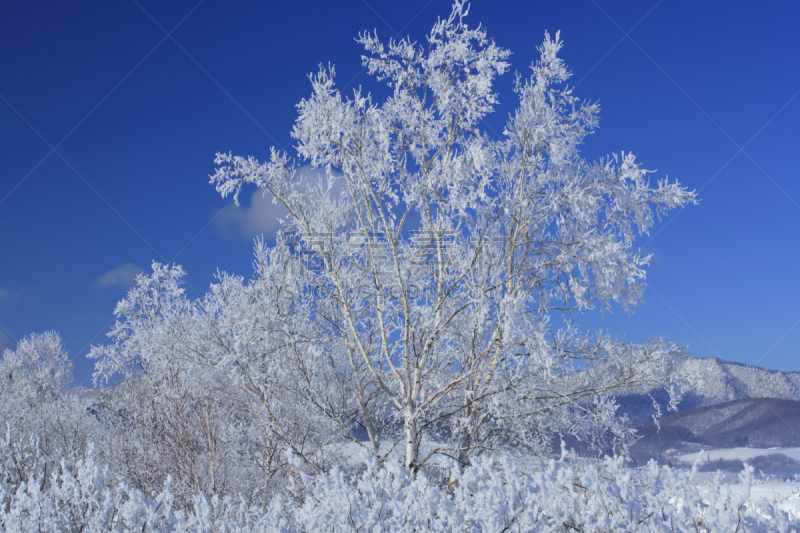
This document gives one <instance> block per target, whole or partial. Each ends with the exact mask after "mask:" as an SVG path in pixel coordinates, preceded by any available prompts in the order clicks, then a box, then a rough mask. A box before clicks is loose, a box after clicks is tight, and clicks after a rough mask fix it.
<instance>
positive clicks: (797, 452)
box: [678, 448, 800, 464]
mask: <svg viewBox="0 0 800 533" xmlns="http://www.w3.org/2000/svg"><path fill="white" fill-rule="evenodd" d="M773 453H780V454H783V455H785V456H787V457H789V458H791V459H794V460H796V461H800V448H727V449H721V450H707V451H702V452H695V453H689V454H686V455H681V456H679V457H678V459H679V460H681V461H682V462H684V463H688V464H693V463H694V462H695V460H697V457H698V456H700V458H701V460H702V461H703V462H708V461H716V460H718V459H725V460H732V459H739V460H740V461H747V460H749V459H752V458H753V457H758V456H759V455H771V454H773Z"/></svg>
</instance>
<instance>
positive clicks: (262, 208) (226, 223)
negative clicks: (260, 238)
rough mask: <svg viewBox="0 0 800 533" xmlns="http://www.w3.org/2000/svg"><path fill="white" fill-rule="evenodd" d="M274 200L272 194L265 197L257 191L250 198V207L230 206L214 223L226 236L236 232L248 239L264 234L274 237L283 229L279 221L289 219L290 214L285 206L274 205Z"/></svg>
mask: <svg viewBox="0 0 800 533" xmlns="http://www.w3.org/2000/svg"><path fill="white" fill-rule="evenodd" d="M272 199H273V196H272V195H271V194H270V193H267V194H266V195H265V194H263V193H262V191H261V190H260V189H259V190H256V191H255V192H254V193H253V195H252V196H251V197H250V202H249V204H250V205H247V206H245V205H238V206H237V205H235V204H230V205H228V206H227V207H226V208H225V209H223V210H222V212H221V213H220V214H219V216H218V217H216V218H215V219H214V223H215V224H216V225H217V228H219V229H220V230H222V232H223V233H224V234H229V233H230V232H231V231H234V232H238V233H240V234H241V235H242V236H243V237H247V238H252V237H255V236H256V235H260V234H262V233H263V234H265V235H273V234H274V233H275V232H276V231H278V229H280V227H281V223H280V222H279V221H278V219H286V218H288V216H289V212H288V211H287V210H286V208H285V207H284V206H283V204H273V203H272ZM242 203H243V204H244V202H242Z"/></svg>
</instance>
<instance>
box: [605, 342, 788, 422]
mask: <svg viewBox="0 0 800 533" xmlns="http://www.w3.org/2000/svg"><path fill="white" fill-rule="evenodd" d="M674 371H675V373H676V374H678V375H680V374H686V373H693V374H694V375H697V374H699V377H700V378H701V381H702V384H701V385H700V386H698V387H695V388H693V389H691V390H690V391H688V392H687V394H685V395H684V399H683V401H681V402H680V404H678V410H679V411H685V410H687V409H693V408H695V407H703V406H709V405H716V404H719V403H724V402H730V401H733V400H741V399H744V398H776V399H782V400H800V372H781V371H779V370H769V369H766V368H761V367H757V366H751V365H745V364H741V363H731V362H728V361H723V360H721V359H716V358H708V359H705V358H696V357H684V358H681V359H678V360H676V361H675V363H674ZM653 399H655V400H656V402H657V403H658V404H659V405H660V406H661V413H662V416H663V415H667V414H668V412H667V400H668V397H667V394H666V392H665V391H664V390H663V389H657V388H653V389H650V390H641V391H634V392H630V393H627V394H623V395H620V396H618V397H617V402H618V403H619V405H620V409H619V411H618V412H619V413H620V414H626V415H627V416H628V417H629V418H630V419H631V420H632V421H633V422H634V423H636V424H649V423H651V422H652V421H653V414H654V412H655V411H654V407H653Z"/></svg>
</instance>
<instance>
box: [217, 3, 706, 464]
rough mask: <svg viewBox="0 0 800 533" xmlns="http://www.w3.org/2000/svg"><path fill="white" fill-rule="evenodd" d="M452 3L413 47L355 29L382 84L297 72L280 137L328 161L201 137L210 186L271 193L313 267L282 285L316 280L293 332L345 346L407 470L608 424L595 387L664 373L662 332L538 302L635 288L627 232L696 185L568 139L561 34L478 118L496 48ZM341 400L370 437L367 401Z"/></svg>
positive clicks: (633, 293) (325, 352) (609, 297)
mask: <svg viewBox="0 0 800 533" xmlns="http://www.w3.org/2000/svg"><path fill="white" fill-rule="evenodd" d="M466 14H467V6H466V5H465V3H464V2H463V1H461V0H457V1H456V2H455V4H454V7H453V11H452V13H451V15H450V16H449V17H448V18H447V19H443V20H439V21H438V22H437V23H436V24H435V25H434V27H433V29H432V31H431V33H430V34H429V36H428V38H427V43H425V44H424V45H420V44H418V43H416V42H413V41H411V40H410V39H403V40H400V41H394V40H393V41H390V42H389V44H388V45H384V44H383V43H381V42H380V41H379V40H378V37H377V35H370V34H363V35H361V36H360V37H359V39H358V41H359V42H360V43H361V44H362V45H364V47H365V49H366V51H367V53H368V55H367V56H364V57H363V64H364V65H365V66H366V67H367V69H368V71H369V73H370V74H372V75H374V76H375V77H377V79H378V80H384V81H385V82H386V83H388V85H389V87H390V89H391V94H390V95H389V96H388V97H387V98H386V100H385V101H383V102H376V101H374V99H373V97H372V96H371V95H370V94H367V93H364V92H362V91H361V89H356V90H355V91H354V92H353V95H352V97H350V98H347V97H345V96H343V95H342V94H341V93H340V92H339V91H338V90H337V89H336V87H335V85H334V70H333V68H332V67H331V68H328V69H325V68H321V69H320V71H319V73H317V74H316V75H314V76H311V77H310V78H311V83H312V88H313V89H312V95H311V97H310V98H308V99H305V100H302V101H301V102H300V104H299V105H298V109H299V117H298V119H297V122H296V124H295V126H294V129H293V131H292V136H293V138H294V139H295V140H296V143H297V144H296V148H297V155H298V156H299V158H300V159H301V160H303V161H306V162H308V163H310V164H311V165H312V166H313V167H320V168H321V169H324V170H325V172H326V175H327V179H325V180H320V181H319V182H314V181H313V180H309V179H303V178H300V177H299V173H298V169H299V164H298V163H297V162H296V161H295V159H293V158H292V157H290V156H289V155H288V154H286V153H280V152H278V151H276V150H275V149H273V150H272V152H271V157H270V160H269V161H267V162H264V163H260V162H258V161H257V160H256V159H254V158H252V157H249V158H243V157H238V156H233V155H231V154H222V153H220V154H217V158H216V163H217V164H218V165H219V167H218V169H217V172H216V174H214V175H213V176H212V177H211V182H212V184H214V185H215V186H216V188H217V190H218V191H219V192H220V193H221V194H222V195H223V197H224V196H227V195H228V194H234V195H235V196H234V197H235V198H237V201H238V195H239V192H240V191H241V187H242V186H243V185H244V184H245V183H254V184H255V185H257V186H258V187H259V188H261V189H263V191H264V192H265V193H270V194H272V195H274V198H275V201H277V202H280V203H281V204H283V205H284V206H285V207H286V209H287V211H288V212H289V216H288V219H287V220H286V225H285V233H283V234H282V235H281V236H280V237H279V238H280V239H284V238H287V237H289V236H291V239H289V240H290V246H288V247H286V246H285V247H282V248H281V250H282V252H281V253H280V254H277V255H280V257H279V258H278V257H276V258H275V261H277V262H284V263H285V262H294V263H296V264H300V263H304V264H305V265H306V266H311V268H306V269H305V270H304V271H302V272H299V271H298V273H297V274H296V276H294V277H292V281H291V283H293V284H294V283H297V282H298V281H300V282H301V283H302V284H303V289H302V290H301V291H300V292H299V293H298V298H303V299H305V298H307V297H308V295H313V298H312V300H313V302H310V303H309V304H308V305H306V306H305V307H304V308H302V309H300V311H302V310H303V309H305V311H306V312H307V313H308V318H309V320H307V321H306V320H304V319H303V320H300V319H299V318H298V323H301V322H302V323H305V324H307V326H306V328H305V330H304V331H299V332H297V333H296V334H295V335H294V337H293V340H292V341H291V344H292V346H294V348H293V349H295V350H296V349H298V348H297V347H298V346H300V347H302V349H304V350H307V351H309V353H314V354H317V355H318V356H319V359H318V364H320V365H325V364H328V363H326V361H333V360H341V359H344V360H346V361H347V362H348V368H349V372H350V373H351V374H352V376H353V378H354V380H355V383H356V387H355V389H357V392H358V393H359V394H360V395H361V397H364V396H365V395H366V396H367V397H373V396H374V394H379V395H381V396H382V397H383V398H384V399H385V400H386V405H388V406H389V408H390V409H391V411H392V416H394V417H395V418H396V419H397V420H398V421H399V422H401V423H402V428H403V430H402V434H400V435H399V436H398V440H397V441H396V442H395V444H399V443H400V442H402V448H403V449H404V456H405V459H404V464H405V467H406V468H407V469H408V470H409V471H410V472H411V473H412V475H413V474H415V473H416V472H417V470H418V469H419V468H420V466H421V465H422V464H424V463H425V462H426V461H427V459H428V458H429V457H431V456H433V455H435V454H439V453H441V454H446V455H449V456H451V457H454V458H457V459H458V460H460V461H461V462H462V464H466V462H467V461H468V460H469V457H470V455H472V454H473V453H476V452H480V451H481V450H485V449H491V448H495V447H497V446H500V445H501V444H502V443H508V442H510V441H514V442H518V443H522V444H527V445H528V446H529V447H533V448H536V447H537V446H539V447H541V446H546V443H547V442H548V434H549V432H550V431H558V432H562V433H563V432H566V433H573V434H575V435H578V436H582V437H592V436H593V435H594V436H596V435H597V434H598V432H602V431H605V430H610V431H612V433H613V434H614V435H616V436H617V437H619V438H620V439H622V440H624V436H625V435H626V431H627V430H626V429H625V428H624V427H623V426H622V425H620V424H619V421H618V420H617V419H616V418H615V416H614V411H615V406H614V405H613V402H610V401H608V399H607V398H606V394H607V393H608V392H609V391H612V390H614V389H616V388H618V387H622V386H626V385H631V384H632V383H636V382H639V381H643V380H656V379H663V378H664V377H666V375H667V374H666V371H665V364H666V361H667V360H668V358H669V357H670V356H671V355H672V354H673V353H674V352H676V351H677V350H678V349H677V347H676V346H674V345H673V344H671V343H668V342H666V341H651V342H649V343H647V344H646V345H644V346H630V345H625V344H623V343H618V342H615V341H613V339H610V338H608V337H605V336H598V337H596V338H588V337H582V336H580V335H578V333H577V331H576V329H575V327H574V326H571V325H569V323H568V322H567V325H565V326H562V327H558V326H557V325H556V324H555V322H554V321H553V320H552V319H551V315H552V314H553V313H561V312H563V313H570V312H573V311H582V310H587V309H592V308H594V307H596V306H600V307H603V308H607V307H609V306H610V304H611V303H612V302H617V303H618V304H620V305H622V306H623V307H624V308H625V309H629V308H630V307H631V306H634V305H636V304H637V303H638V302H639V300H640V298H641V295H642V291H643V289H644V279H645V271H644V267H645V266H646V265H647V264H648V260H649V257H648V256H642V255H640V254H638V253H637V252H636V251H634V249H633V242H634V240H635V238H636V237H637V235H640V234H643V233H647V231H648V229H649V228H650V227H651V226H652V224H653V222H654V219H655V218H656V217H660V216H661V215H662V214H663V213H665V212H667V211H668V210H670V209H673V208H675V207H679V206H683V205H685V204H687V203H693V202H694V201H695V200H694V199H695V196H694V194H693V193H691V192H688V191H687V190H686V189H684V188H681V187H680V186H679V184H677V183H668V182H667V181H659V182H658V184H657V185H656V186H655V187H651V186H650V183H649V182H648V180H647V179H646V175H647V171H645V170H643V169H642V168H640V167H639V165H638V164H637V163H636V162H635V159H634V157H633V155H632V154H630V153H623V154H622V155H619V156H616V155H615V156H612V157H610V158H608V159H604V160H601V161H598V162H595V163H590V162H586V161H584V160H583V159H582V158H581V157H580V155H579V153H578V147H579V146H580V145H581V144H582V142H583V139H584V137H585V136H586V135H587V134H589V133H590V132H591V131H592V130H593V129H594V128H595V127H596V125H597V122H598V119H597V113H598V111H599V106H598V105H597V104H594V103H585V102H581V101H579V100H578V98H576V97H575V96H573V95H572V91H571V89H570V88H569V87H567V86H565V85H564V84H565V82H566V80H567V79H568V77H569V73H568V71H567V69H566V67H565V65H564V63H563V62H562V61H561V60H560V59H559V58H558V57H557V52H558V51H559V49H560V48H561V46H562V43H561V41H560V40H559V36H558V34H556V37H555V39H551V38H550V36H549V35H546V36H545V40H544V43H543V45H542V46H541V48H540V52H541V58H540V60H539V61H538V62H537V63H536V64H534V65H533V66H532V70H533V73H532V75H531V77H530V78H528V79H523V78H522V77H520V76H517V77H516V80H515V83H514V91H515V92H516V94H517V96H518V97H519V101H520V104H519V107H518V108H517V110H516V111H515V112H514V113H513V114H512V115H511V116H510V117H509V120H508V122H507V125H506V128H505V130H504V132H503V136H502V138H500V139H492V138H490V137H489V136H487V135H485V134H483V133H482V132H481V130H480V128H481V125H482V121H483V119H484V117H485V116H486V115H487V114H488V113H490V112H491V111H492V110H493V107H494V106H495V105H496V104H497V102H498V99H497V96H496V94H495V93H494V92H493V83H494V81H495V78H496V76H498V75H499V74H502V73H504V72H505V71H506V70H507V69H508V63H507V61H506V60H507V58H508V57H509V52H508V51H507V50H504V49H502V48H500V47H498V46H497V45H495V44H494V42H492V41H491V40H489V39H487V37H486V33H485V31H484V30H483V29H481V28H480V27H479V28H477V29H473V28H469V27H468V26H467V25H466V23H465V20H464V17H465V16H466ZM292 251H294V252H295V253H294V254H292V253H290V252H292ZM298 251H300V252H301V253H300V254H298V253H296V252H298ZM267 268H274V269H276V270H280V269H283V268H285V264H284V265H277V264H273V265H272V266H271V267H269V266H268V267H267ZM287 342H289V341H287ZM239 355H240V356H246V354H244V353H242V354H239ZM336 358H338V359H336ZM356 403H357V404H358V405H359V406H360V409H361V412H362V413H361V416H360V417H359V420H360V422H361V423H363V424H364V425H365V426H366V428H367V430H368V432H369V434H370V441H371V444H372V449H373V452H375V453H379V449H380V441H379V439H376V438H374V437H375V435H374V434H373V429H374V428H373V427H372V424H371V423H370V419H371V417H373V416H374V413H373V412H372V411H370V409H369V408H368V407H369V406H368V405H367V404H365V403H364V402H361V403H359V402H356ZM443 428H446V431H444V430H443ZM426 439H427V440H426ZM426 442H428V443H429V444H430V446H428V447H427V448H425V447H424V446H423V445H424V444H425V443H426ZM423 449H424V452H423Z"/></svg>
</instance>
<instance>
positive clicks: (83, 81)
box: [0, 0, 800, 384]
mask: <svg viewBox="0 0 800 533" xmlns="http://www.w3.org/2000/svg"><path fill="white" fill-rule="evenodd" d="M712 4H713V5H712ZM449 11H450V4H449V2H448V1H446V0H432V1H430V2H428V0H409V1H404V2H396V1H386V0H364V1H362V0H347V1H337V2H312V1H298V0H295V1H293V2H280V3H276V2H251V3H233V2H220V1H219V0H206V1H204V2H201V3H200V4H199V5H198V3H197V1H196V0H189V1H170V2H157V1H152V0H140V3H137V2H135V1H132V0H128V1H124V0H120V1H112V2H107V1H96V2H84V1H80V0H79V1H76V2H36V1H32V2H31V1H17V0H5V1H4V2H3V4H2V7H0V69H1V71H2V72H3V75H2V76H1V77H0V160H2V170H1V171H0V347H3V346H13V344H14V340H15V339H16V340H18V339H19V338H21V337H22V336H24V335H27V334H29V333H31V332H40V331H45V330H48V329H54V330H56V331H58V332H59V333H60V334H61V336H62V338H63V340H64V342H65V344H66V347H67V349H68V350H69V352H70V357H71V358H72V359H73V361H74V364H75V377H76V382H81V383H83V384H89V382H90V380H91V378H90V375H91V371H92V362H91V361H88V360H87V359H86V357H85V355H86V353H87V352H88V349H89V346H90V345H91V344H99V343H102V342H106V337H105V335H104V333H105V332H106V331H107V330H108V326H109V325H110V322H111V321H112V320H113V314H112V312H113V309H114V305H115V304H116V302H117V301H119V300H120V299H121V298H122V297H123V296H124V294H125V290H126V288H127V286H128V285H127V283H129V280H130V279H131V278H132V275H134V274H135V273H136V272H137V271H138V270H139V269H145V270H148V271H149V265H150V263H151V262H152V261H153V260H157V261H160V262H172V261H175V262H178V263H180V264H182V265H183V266H184V267H185V269H186V270H187V271H188V281H189V283H190V285H191V287H190V288H189V289H188V291H189V295H190V296H192V297H197V296H198V295H199V293H204V292H205V291H206V290H207V288H208V285H209V284H210V283H211V282H212V281H213V275H214V273H215V272H216V270H217V268H219V269H221V270H227V271H229V272H233V273H237V274H242V275H245V276H249V274H250V272H251V266H250V263H251V260H252V237H253V236H254V235H255V234H257V233H259V232H260V231H262V230H265V229H267V230H269V227H268V226H269V224H268V223H267V224H264V220H265V219H266V220H268V219H269V217H268V216H266V215H264V214H263V213H262V214H259V213H258V212H256V211H253V210H252V209H251V208H250V199H249V197H248V196H249V194H250V193H249V192H248V194H247V195H245V197H244V204H245V205H244V207H243V208H239V209H238V210H236V209H234V208H233V206H228V207H226V205H227V204H228V200H223V199H221V198H220V196H219V195H218V194H217V193H216V192H215V191H214V189H213V187H212V186H210V185H209V184H208V175H209V174H211V173H213V172H214V164H213V157H214V154H215V153H216V152H217V151H226V152H227V151H231V152H233V153H234V154H237V155H253V156H256V157H258V158H260V159H264V158H265V157H267V156H268V154H269V148H270V146H278V147H282V146H284V145H289V144H290V140H291V139H290V137H289V132H290V130H291V126H292V124H293V122H294V119H295V116H296V112H295V108H294V105H295V104H296V103H297V102H298V101H299V100H300V99H301V98H303V97H306V96H308V95H309V93H310V84H309V82H308V80H307V78H306V75H307V74H308V73H309V72H312V71H316V68H317V64H319V63H320V62H324V63H328V62H331V63H333V64H335V66H336V70H337V79H338V85H339V87H344V86H345V85H349V87H353V86H354V85H358V84H361V85H362V86H363V87H364V88H373V87H375V85H374V82H373V80H372V79H371V78H370V77H369V76H368V75H367V74H366V73H364V72H362V67H361V62H360V54H361V49H360V47H359V45H358V44H356V43H355V42H354V40H353V38H354V37H355V36H356V35H357V34H358V32H359V31H363V30H373V29H377V31H378V34H379V36H381V37H382V38H383V39H384V40H387V39H388V38H389V37H392V36H394V35H395V34H396V33H397V34H399V35H400V36H405V35H411V36H412V37H413V38H415V39H417V40H423V39H424V36H425V34H426V33H427V31H428V30H429V29H430V27H431V26H432V24H433V23H434V22H435V20H436V18H437V17H438V16H447V15H448V14H449ZM468 20H469V23H470V24H471V25H475V24H477V23H479V22H480V23H482V24H483V25H484V27H486V28H487V29H488V31H489V34H490V36H493V37H494V38H495V40H496V42H497V43H498V44H500V45H502V46H504V47H507V48H510V49H511V50H512V51H513V52H514V55H513V56H512V58H511V61H512V65H513V69H514V70H518V71H520V72H522V73H523V74H524V75H527V74H528V72H529V71H528V67H529V65H530V64H531V62H532V61H533V60H534V59H535V58H536V46H538V45H539V44H540V43H541V41H542V39H543V36H544V32H545V30H549V31H550V32H551V33H555V31H557V30H561V37H562V39H563V40H564V43H565V47H564V49H563V51H562V54H561V55H562V57H563V58H564V59H565V60H566V62H567V65H568V66H569V67H570V69H571V70H572V72H573V74H574V76H573V78H572V80H571V83H572V84H573V85H577V87H576V91H575V92H576V94H577V95H578V96H580V97H583V98H587V99H591V100H599V101H600V104H601V107H602V111H601V115H600V117H601V121H600V129H599V130H598V131H597V132H596V133H595V134H594V135H593V136H591V137H589V138H588V141H587V143H586V146H585V147H584V151H583V153H584V155H585V157H587V158H588V159H596V158H598V157H600V156H604V155H606V154H608V153H611V152H619V151H621V150H625V151H632V152H633V153H634V154H636V155H637V159H638V160H639V161H640V162H641V163H642V164H643V166H644V167H645V168H648V169H653V170H657V173H656V174H654V175H653V179H658V178H663V177H665V176H667V175H668V176H669V177H670V178H671V179H678V180H679V181H680V182H681V183H682V184H684V185H685V186H687V187H689V188H690V189H695V190H697V191H698V192H699V196H700V198H701V203H700V205H698V206H691V207H688V208H686V209H684V210H683V211H681V212H680V213H673V214H672V215H671V216H670V217H669V219H668V220H665V221H662V222H661V223H659V224H657V225H656V226H655V228H654V229H653V231H651V234H650V236H649V237H647V236H646V237H643V238H642V239H641V240H640V242H639V244H640V245H641V246H642V247H643V248H644V249H646V250H648V251H650V252H652V253H654V254H655V259H654V261H653V264H652V266H651V267H650V269H649V276H648V285H649V288H648V290H647V292H646V301H645V304H644V306H642V307H640V308H639V309H638V310H637V311H636V313H635V314H634V315H632V316H627V315H626V314H625V313H624V312H623V311H622V310H621V309H619V308H615V309H614V312H613V313H612V314H611V315H606V316H605V317H604V318H602V319H601V317H600V316H599V315H598V314H597V313H588V314H586V315H585V316H582V317H577V318H578V321H579V323H580V324H582V325H583V326H585V327H586V328H587V329H593V330H594V329H596V328H601V327H602V328H604V329H607V330H609V331H610V332H611V333H613V334H615V335H618V336H624V337H625V338H626V339H628V340H631V341H636V342H640V341H643V340H644V339H646V338H648V337H650V336H654V335H666V336H668V337H670V338H671V339H673V340H675V341H676V342H679V343H684V344H688V345H689V348H690V351H692V352H693V353H695V354H697V355H700V356H717V357H721V358H723V359H728V360H732V361H740V362H744V363H750V364H757V365H759V366H764V367H768V368H775V369H781V370H800V303H798V297H800V282H799V281H798V273H799V272H800V268H799V267H800V180H798V170H797V169H798V168H800V96H799V95H798V93H799V92H800V32H798V31H797V28H798V27H800V4H798V3H796V2H782V3H779V2H725V3H720V2H717V3H701V2H690V1H680V2H679V1H670V0H666V1H663V2H654V1H644V2H642V1H638V2H611V1H609V0H596V1H592V0H587V1H569V2H532V1H524V2H488V1H480V0H477V1H475V2H474V3H473V6H472V10H471V12H470V16H469V19H468ZM176 26H177V29H175V28H176ZM173 29H174V31H173ZM166 32H172V33H171V36H170V37H168V36H167V33H166ZM628 32H630V33H629V34H628ZM626 34H628V37H626ZM512 78H513V75H512V74H506V75H505V76H503V77H501V78H500V79H499V80H498V83H497V85H496V87H497V90H498V92H499V93H500V96H501V101H502V105H501V106H500V107H499V108H498V111H497V112H496V113H495V114H494V115H493V116H492V117H491V118H490V119H489V121H488V122H489V125H490V126H491V127H493V128H495V129H496V130H497V131H502V126H503V124H504V122H505V120H506V118H507V116H508V113H509V112H510V111H511V109H512V107H513V105H514V103H515V98H514V96H513V94H512V93H511V91H510V88H511V82H512ZM54 147H55V148H56V151H55V152H54V151H53V150H52V149H53V148H54ZM222 209H225V211H224V212H222V213H221V214H220V210H222ZM248 209H251V210H248ZM257 209H258V207H257V208H256V210H257ZM218 214H219V216H217V217H216V219H215V218H214V217H215V216H216V215H218ZM194 289H196V290H197V291H198V292H194Z"/></svg>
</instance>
